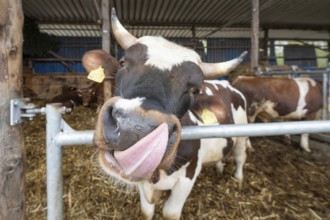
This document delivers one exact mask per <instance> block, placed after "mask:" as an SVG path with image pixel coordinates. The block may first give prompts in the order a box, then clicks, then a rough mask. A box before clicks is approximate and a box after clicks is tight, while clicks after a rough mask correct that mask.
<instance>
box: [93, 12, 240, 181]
mask: <svg viewBox="0 0 330 220" xmlns="http://www.w3.org/2000/svg"><path fill="white" fill-rule="evenodd" d="M111 22H112V30H113V33H114V36H115V38H116V40H117V42H118V43H119V44H120V46H121V47H122V48H123V49H125V57H124V58H123V59H122V60H121V61H120V64H121V68H120V69H119V70H118V72H117V75H116V91H115V93H114V97H113V98H111V99H109V100H108V101H106V102H105V103H104V105H103V106H102V108H101V109H100V111H99V115H98V120H97V125H96V129H95V135H94V143H95V145H96V146H97V147H98V149H99V150H100V152H99V155H98V157H99V161H100V163H101V166H102V168H103V169H104V170H105V171H106V172H107V173H108V174H110V175H111V176H115V177H118V178H119V179H121V180H124V181H126V182H137V181H141V180H150V178H152V177H153V175H154V174H158V172H157V171H158V170H159V169H164V170H166V169H168V168H170V166H171V165H172V162H173V159H174V157H175V155H176V152H177V148H178V145H179V142H180V134H181V125H180V122H179V119H180V117H182V116H183V115H184V114H185V113H186V112H187V110H188V109H189V108H190V107H191V106H192V105H193V104H194V102H195V100H196V96H197V95H198V93H199V88H200V86H201V84H202V81H203V79H204V78H212V77H217V76H221V75H224V74H226V73H228V72H229V71H231V70H232V69H234V68H235V67H236V66H237V65H238V64H239V63H240V62H241V61H242V59H243V57H244V55H245V53H244V54H243V55H241V56H240V57H239V58H236V59H233V60H231V61H227V62H223V63H216V64H208V63H203V62H202V61H201V60H200V57H199V55H198V54H197V53H196V52H195V51H193V50H191V49H188V48H184V47H182V46H180V45H177V44H175V43H172V42H169V41H167V40H165V39H164V38H162V37H150V36H145V37H141V38H135V37H134V36H133V35H131V34H130V33H129V32H128V31H127V30H126V29H125V28H124V27H123V26H122V25H121V24H120V22H119V20H118V18H117V16H116V13H115V11H114V9H113V10H112V17H111Z"/></svg>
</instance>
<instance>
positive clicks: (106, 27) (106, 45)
mask: <svg viewBox="0 0 330 220" xmlns="http://www.w3.org/2000/svg"><path fill="white" fill-rule="evenodd" d="M102 49H103V50H104V51H105V52H107V53H109V54H110V18H109V0H102ZM106 77H110V75H106ZM103 83H104V86H103V93H104V101H106V100H108V99H109V98H110V97H111V95H112V94H111V82H110V81H109V80H105V81H104V82H103Z"/></svg>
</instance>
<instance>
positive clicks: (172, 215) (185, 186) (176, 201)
mask: <svg viewBox="0 0 330 220" xmlns="http://www.w3.org/2000/svg"><path fill="white" fill-rule="evenodd" d="M195 179H196V178H193V179H192V180H191V179H189V178H187V177H181V178H179V179H178V181H177V182H176V184H175V185H174V187H173V188H172V190H171V195H170V196H169V198H168V199H167V201H166V202H165V205H164V208H163V217H164V218H165V219H171V220H174V219H180V217H181V212H182V208H183V205H184V203H185V201H186V199H187V197H188V196H189V194H190V192H191V190H192V188H193V186H194V183H195Z"/></svg>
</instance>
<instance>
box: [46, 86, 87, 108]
mask: <svg viewBox="0 0 330 220" xmlns="http://www.w3.org/2000/svg"><path fill="white" fill-rule="evenodd" d="M67 89H69V87H67V88H65V89H64V90H67ZM48 103H61V104H62V106H64V107H66V108H70V109H72V110H73V109H74V108H76V107H78V106H80V105H82V104H83V99H82V97H81V96H80V95H79V94H78V91H77V89H73V88H72V90H67V91H66V92H63V93H61V94H59V95H57V96H55V97H53V98H52V99H51V100H49V101H48Z"/></svg>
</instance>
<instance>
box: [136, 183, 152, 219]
mask: <svg viewBox="0 0 330 220" xmlns="http://www.w3.org/2000/svg"><path fill="white" fill-rule="evenodd" d="M138 188H139V193H140V202H141V212H142V216H143V219H145V220H151V219H152V216H153V215H154V212H155V204H153V203H150V202H149V201H148V199H147V196H148V195H146V194H145V193H147V194H149V195H152V194H153V191H154V190H153V189H152V188H151V187H147V186H143V183H140V184H138Z"/></svg>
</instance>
